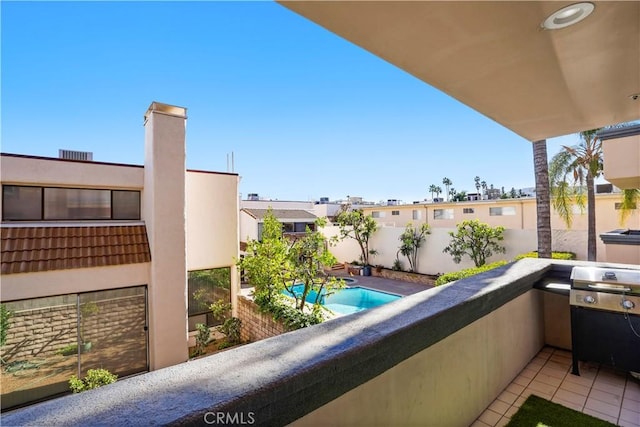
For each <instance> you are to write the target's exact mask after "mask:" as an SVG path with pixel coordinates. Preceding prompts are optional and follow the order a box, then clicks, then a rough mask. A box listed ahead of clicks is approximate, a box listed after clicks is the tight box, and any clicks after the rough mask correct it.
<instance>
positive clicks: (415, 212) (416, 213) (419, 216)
mask: <svg viewBox="0 0 640 427" xmlns="http://www.w3.org/2000/svg"><path fill="white" fill-rule="evenodd" d="M411 218H413V219H414V220H419V219H422V211H420V210H418V209H414V210H413V212H411Z"/></svg>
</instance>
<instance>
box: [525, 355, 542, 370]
mask: <svg viewBox="0 0 640 427" xmlns="http://www.w3.org/2000/svg"><path fill="white" fill-rule="evenodd" d="M545 363H547V359H543V358H541V357H534V358H533V359H531V362H529V364H528V365H527V367H536V368H537V367H543V366H544V364H545Z"/></svg>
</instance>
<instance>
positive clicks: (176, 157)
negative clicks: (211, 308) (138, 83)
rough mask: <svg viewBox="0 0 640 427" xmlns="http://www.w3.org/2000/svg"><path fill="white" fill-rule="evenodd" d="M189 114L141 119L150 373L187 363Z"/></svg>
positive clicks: (158, 113)
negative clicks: (148, 258)
mask: <svg viewBox="0 0 640 427" xmlns="http://www.w3.org/2000/svg"><path fill="white" fill-rule="evenodd" d="M186 119H187V109H186V108H182V107H176V106H173V105H167V104H161V103H159V102H152V103H151V105H150V106H149V109H148V110H147V112H146V113H145V115H144V126H145V164H144V190H143V196H142V200H143V216H144V220H145V223H146V227H147V234H148V237H149V245H150V247H151V267H150V269H151V271H150V274H149V277H150V283H149V284H148V289H149V293H148V302H149V320H150V322H149V349H150V351H149V354H150V368H151V369H152V370H155V369H160V368H163V367H166V366H171V365H175V364H177V363H180V362H184V361H186V360H187V359H188V357H189V354H188V347H187V332H188V331H187V329H188V325H187V260H186V209H185V193H186V192H185V167H186V163H185V160H186V144H185V134H186V132H185V130H186V129H185V128H186Z"/></svg>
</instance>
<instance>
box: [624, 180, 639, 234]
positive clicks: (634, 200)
mask: <svg viewBox="0 0 640 427" xmlns="http://www.w3.org/2000/svg"><path fill="white" fill-rule="evenodd" d="M638 202H640V188H632V189H627V190H622V202H621V203H620V225H621V226H624V224H625V222H626V221H627V219H628V218H629V215H631V213H632V211H633V210H634V209H637V208H638Z"/></svg>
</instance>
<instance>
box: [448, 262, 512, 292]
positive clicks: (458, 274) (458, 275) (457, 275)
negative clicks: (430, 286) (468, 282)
mask: <svg viewBox="0 0 640 427" xmlns="http://www.w3.org/2000/svg"><path fill="white" fill-rule="evenodd" d="M505 264H507V261H496V262H493V263H491V264H485V265H483V266H482V267H472V268H465V269H464V270H460V271H454V272H451V273H446V274H443V275H442V276H440V277H438V279H437V280H436V283H435V285H436V286H440V285H444V284H445V283H449V282H453V281H456V280H460V279H464V278H465V277H470V276H473V275H475V274H478V273H482V272H485V271H488V270H493V269H494V268H498V267H502V266H503V265H505Z"/></svg>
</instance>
